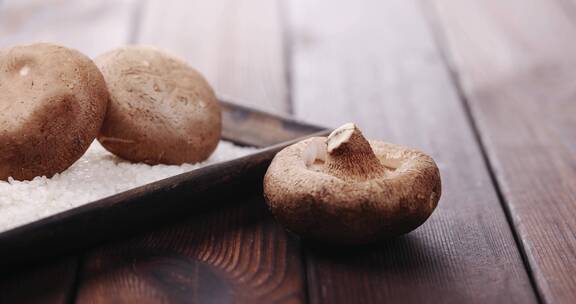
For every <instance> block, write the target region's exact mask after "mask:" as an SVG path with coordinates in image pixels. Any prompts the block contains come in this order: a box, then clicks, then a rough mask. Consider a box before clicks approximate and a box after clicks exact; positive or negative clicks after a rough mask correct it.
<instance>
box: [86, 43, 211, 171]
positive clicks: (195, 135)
mask: <svg viewBox="0 0 576 304" xmlns="http://www.w3.org/2000/svg"><path fill="white" fill-rule="evenodd" d="M95 61H96V64H97V65H98V67H99V68H100V70H101V71H102V74H104V78H105V79H106V83H107V84H108V89H109V91H110V105H109V107H108V112H107V113H106V118H105V120H104V123H103V126H102V130H101V131H100V134H99V135H98V141H100V143H101V144H102V146H104V148H106V149H107V150H108V151H110V152H112V153H114V154H116V155H118V156H119V157H121V158H124V159H126V160H130V161H133V162H144V163H147V164H151V165H155V164H169V165H180V164H182V163H196V162H200V161H203V160H206V159H207V158H208V157H209V156H210V155H211V154H212V152H214V150H215V149H216V146H217V145H218V142H219V140H220V134H221V130H222V118H221V110H220V105H219V103H218V100H217V99H216V96H215V94H214V91H213V90H212V88H211V87H210V85H209V84H208V82H207V81H206V80H205V79H204V77H202V75H201V74H200V73H199V72H197V71H196V70H194V69H193V68H192V67H190V66H189V65H188V64H186V62H184V61H183V60H180V59H179V58H176V57H174V56H172V55H169V54H167V53H165V52H163V51H160V50H157V49H154V48H151V47H144V46H129V47H123V48H118V49H115V50H112V51H110V52H107V53H105V54H102V55H100V56H98V57H97V58H96V59H95Z"/></svg>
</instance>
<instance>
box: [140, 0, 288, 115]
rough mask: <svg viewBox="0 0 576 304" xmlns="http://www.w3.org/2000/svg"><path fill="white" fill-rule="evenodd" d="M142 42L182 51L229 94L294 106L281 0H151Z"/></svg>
mask: <svg viewBox="0 0 576 304" xmlns="http://www.w3.org/2000/svg"><path fill="white" fill-rule="evenodd" d="M138 43H142V44H152V45H155V46H157V47H160V48H165V49H168V50H170V51H171V52H173V53H175V54H178V55H180V56H182V57H183V58H185V59H186V60H187V61H188V62H189V63H190V64H191V65H192V66H194V67H195V68H197V69H198V70H199V71H201V72H202V73H203V74H204V75H205V76H206V78H207V79H208V80H209V82H210V83H211V84H212V85H213V86H214V87H215V89H216V92H217V93H218V94H219V95H220V96H223V97H226V99H229V100H234V101H235V102H238V103H242V104H244V105H248V106H252V107H255V108H257V109H261V110H266V111H270V112H273V113H286V112H287V111H288V109H289V105H288V102H287V97H288V92H287V87H286V81H287V80H286V75H285V65H284V50H283V48H284V45H283V33H282V23H281V19H280V6H279V1H278V0H211V1H203V0H192V1H179V0H149V1H148V5H147V6H146V7H145V8H144V10H143V13H142V28H141V32H140V34H139V35H138Z"/></svg>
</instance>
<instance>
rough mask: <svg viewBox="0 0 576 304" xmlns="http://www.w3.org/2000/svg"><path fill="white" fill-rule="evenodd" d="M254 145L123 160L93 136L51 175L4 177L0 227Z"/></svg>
mask: <svg viewBox="0 0 576 304" xmlns="http://www.w3.org/2000/svg"><path fill="white" fill-rule="evenodd" d="M255 150H256V149H254V148H245V147H239V146H235V145H233V144H232V143H230V142H225V141H221V142H220V144H219V145H218V148H217V149H216V151H215V152H214V153H213V154H212V156H210V158H209V159H208V160H207V161H205V162H203V163H198V164H194V165H191V164H184V165H181V166H168V165H155V166H150V165H146V164H133V163H130V162H127V161H124V160H122V159H120V158H118V157H116V156H114V155H112V154H111V153H109V152H108V151H106V150H105V149H104V148H103V147H102V146H101V145H100V144H99V143H98V142H97V141H94V143H93V144H92V145H91V146H90V148H89V149H88V151H87V152H86V153H85V154H84V156H82V158H80V160H78V161H77V162H76V163H75V164H74V165H73V166H72V167H70V168H69V169H68V170H66V171H64V172H63V173H61V174H56V175H55V176H53V177H52V178H46V177H36V178H34V179H33V180H31V181H15V180H13V179H9V180H8V181H0V232H2V231H6V230H9V229H12V228H15V227H17V226H20V225H24V224H26V223H30V222H33V221H36V220H39V219H42V218H44V217H47V216H50V215H53V214H56V213H59V212H62V211H65V210H68V209H71V208H74V207H77V206H80V205H84V204H86V203H89V202H93V201H95V200H98V199H101V198H105V197H108V196H110V195H113V194H117V193H120V192H123V191H126V190H129V189H132V188H135V187H138V186H142V185H145V184H148V183H151V182H154V181H157V180H161V179H163V178H166V177H170V176H174V175H177V174H180V173H184V172H188V171H190V170H194V169H197V168H200V167H203V166H206V165H209V164H214V163H219V162H223V161H226V160H230V159H234V158H238V157H241V156H244V155H247V154H250V153H252V152H254V151H255Z"/></svg>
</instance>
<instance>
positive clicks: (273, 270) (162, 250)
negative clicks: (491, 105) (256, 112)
mask: <svg viewBox="0 0 576 304" xmlns="http://www.w3.org/2000/svg"><path fill="white" fill-rule="evenodd" d="M277 4H278V3H277V2H275V1H224V0H219V1H186V2H182V1H162V2H160V1H156V2H154V1H149V2H147V6H146V7H145V8H144V9H143V11H142V19H141V20H142V26H141V29H142V30H141V32H139V34H138V35H137V36H136V37H137V39H136V42H137V43H143V44H153V45H155V46H157V47H160V48H165V49H168V50H170V51H171V52H174V53H176V54H180V55H181V56H182V57H184V58H185V59H187V60H188V61H189V62H190V63H191V64H192V65H193V66H195V67H197V68H198V69H199V70H200V71H201V72H203V73H204V74H205V75H206V76H207V78H208V79H209V81H211V82H212V83H213V84H214V86H215V88H216V91H217V92H218V93H219V94H220V95H226V96H231V97H232V100H234V101H235V102H237V101H241V102H242V101H247V102H243V103H244V104H245V105H252V106H257V107H259V108H261V109H265V110H272V111H274V112H279V113H284V112H286V110H287V109H288V106H287V96H286V80H285V75H284V64H283V53H282V51H283V46H282V39H283V38H282V33H281V31H280V27H279V26H280V23H279V20H278V14H277V13H278V11H277V9H278V7H277ZM166 20H170V22H166ZM232 118H235V117H232ZM239 118H242V117H239ZM278 134H280V133H278ZM260 188H261V185H260V184H255V185H253V187H247V188H246V191H250V192H252V195H256V196H255V197H252V198H250V197H248V198H246V197H241V196H237V197H234V198H233V200H234V202H231V203H230V204H231V205H234V206H236V207H234V208H230V209H220V210H214V211H212V212H210V213H208V214H198V215H196V216H194V217H192V218H190V219H189V220H187V221H185V222H182V223H180V224H178V225H175V226H171V227H167V228H165V229H162V230H158V231H155V232H152V233H149V234H145V235H142V236H140V237H138V238H135V239H133V240H130V241H127V242H121V243H116V244H111V245H109V246H107V247H104V248H101V249H98V250H95V251H93V252H91V253H90V255H89V256H88V257H87V259H86V260H85V263H84V266H83V269H82V271H81V273H82V280H81V284H80V289H79V293H78V302H80V303H84V302H90V303H108V302H122V303H131V302H139V303H148V302H150V303H152V302H153V303H156V302H197V303H213V302H216V303H228V302H239V303H268V302H282V303H284V302H286V303H299V302H303V301H305V284H304V282H305V277H304V276H305V274H304V270H303V268H302V263H301V258H300V249H299V244H298V241H297V240H295V239H294V238H291V237H289V236H288V235H287V234H286V232H285V231H284V230H283V229H282V228H280V227H279V226H278V225H277V224H276V223H275V222H274V221H273V220H272V218H271V216H270V214H269V213H268V212H267V210H266V209H265V208H264V206H265V205H264V203H263V201H262V198H261V193H260V192H259V191H261V189H260ZM259 189H260V190H259ZM190 203H193V202H190Z"/></svg>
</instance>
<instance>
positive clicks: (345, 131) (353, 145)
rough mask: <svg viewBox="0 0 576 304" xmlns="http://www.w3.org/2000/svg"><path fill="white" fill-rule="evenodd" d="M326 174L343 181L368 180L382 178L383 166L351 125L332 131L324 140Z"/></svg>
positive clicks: (368, 144)
mask: <svg viewBox="0 0 576 304" xmlns="http://www.w3.org/2000/svg"><path fill="white" fill-rule="evenodd" d="M326 146H327V147H326V152H327V157H326V162H325V170H326V173H328V174H331V175H334V176H336V177H339V178H341V179H344V180H369V179H372V178H375V177H378V176H382V175H383V174H384V172H385V169H384V166H382V164H381V163H380V160H378V158H377V157H376V154H374V151H373V150H372V148H371V147H370V143H368V141H367V140H366V138H364V136H363V135H362V132H360V130H359V129H358V127H356V125H355V124H353V123H347V124H345V125H343V126H341V127H339V128H338V129H336V130H334V132H332V133H331V134H330V135H329V136H328V139H327V140H326Z"/></svg>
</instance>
